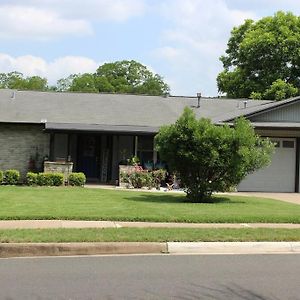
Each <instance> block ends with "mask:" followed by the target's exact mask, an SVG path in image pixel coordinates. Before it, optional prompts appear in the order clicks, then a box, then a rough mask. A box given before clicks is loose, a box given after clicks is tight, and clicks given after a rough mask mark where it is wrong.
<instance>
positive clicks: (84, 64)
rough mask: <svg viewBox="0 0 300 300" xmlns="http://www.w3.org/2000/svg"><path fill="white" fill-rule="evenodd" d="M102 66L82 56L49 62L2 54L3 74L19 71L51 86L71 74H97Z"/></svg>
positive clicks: (0, 61) (32, 57)
mask: <svg viewBox="0 0 300 300" xmlns="http://www.w3.org/2000/svg"><path fill="white" fill-rule="evenodd" d="M100 64H102V63H100V62H96V61H94V60H92V59H90V58H87V57H82V56H64V57H59V58H57V59H55V60H53V61H50V62H47V61H46V60H44V59H43V58H41V57H37V56H32V55H24V56H18V57H12V56H10V55H8V54H4V53H0V70H1V72H4V73H7V72H12V71H19V72H21V73H23V74H24V75H25V76H34V75H38V76H41V77H45V78H47V79H48V82H49V84H55V83H56V81H57V80H58V79H60V78H63V77H67V76H69V75H70V74H77V73H86V72H95V71H96V69H97V68H98V66H99V65H100Z"/></svg>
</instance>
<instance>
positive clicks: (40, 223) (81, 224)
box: [0, 220, 300, 229]
mask: <svg viewBox="0 0 300 300" xmlns="http://www.w3.org/2000/svg"><path fill="white" fill-rule="evenodd" d="M37 228H287V229H295V228H300V224H291V223H162V222H119V221H70V220H7V221H0V229H37Z"/></svg>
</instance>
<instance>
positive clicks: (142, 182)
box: [129, 171, 153, 188]
mask: <svg viewBox="0 0 300 300" xmlns="http://www.w3.org/2000/svg"><path fill="white" fill-rule="evenodd" d="M129 181H130V184H131V185H132V186H133V187H134V188H142V187H143V186H145V187H148V188H151V187H153V177H152V176H151V173H149V172H147V171H146V172H145V171H142V172H133V173H131V174H129Z"/></svg>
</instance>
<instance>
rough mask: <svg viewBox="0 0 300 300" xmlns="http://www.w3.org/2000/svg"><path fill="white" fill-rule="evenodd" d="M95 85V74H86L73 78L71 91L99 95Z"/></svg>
mask: <svg viewBox="0 0 300 300" xmlns="http://www.w3.org/2000/svg"><path fill="white" fill-rule="evenodd" d="M95 83H96V82H95V77H94V75H93V74H89V73H84V74H82V75H77V76H75V77H74V78H73V81H72V83H71V85H70V88H69V91H72V92H84V93H97V92H98V90H97V88H96V86H95Z"/></svg>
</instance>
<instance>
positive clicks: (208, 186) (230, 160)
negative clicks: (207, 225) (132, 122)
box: [155, 108, 274, 202]
mask: <svg viewBox="0 0 300 300" xmlns="http://www.w3.org/2000/svg"><path fill="white" fill-rule="evenodd" d="M155 144H156V150H157V151H159V153H160V157H161V158H162V159H163V160H164V161H167V162H168V166H169V167H170V169H171V170H172V171H173V172H176V173H178V175H179V177H180V179H181V183H182V185H183V187H184V188H185V190H186V192H187V197H188V199H189V200H190V201H192V202H206V201H210V197H211V195H212V193H213V192H223V191H226V190H228V188H230V187H231V186H234V185H237V184H238V183H239V182H240V181H241V180H242V179H244V178H245V177H246V175H247V174H250V173H252V172H254V171H255V170H258V169H260V168H261V167H264V166H266V165H268V164H269V163H270V155H271V154H272V153H273V151H274V146H273V144H272V143H271V142H270V141H269V140H268V139H262V138H260V137H259V136H258V135H256V134H255V132H254V129H253V127H252V126H251V124H250V122H249V121H247V120H245V119H243V118H240V119H237V120H236V121H235V122H234V125H233V127H232V128H231V127H229V126H228V125H224V126H216V125H214V124H212V123H211V121H210V120H208V119H200V120H198V119H196V116H195V113H194V112H193V111H192V110H191V109H189V108H186V109H185V110H184V113H183V115H182V116H181V117H180V118H179V119H178V120H177V121H176V123H175V124H172V125H170V126H163V127H161V128H160V130H159V133H158V134H157V135H156V136H155Z"/></svg>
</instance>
